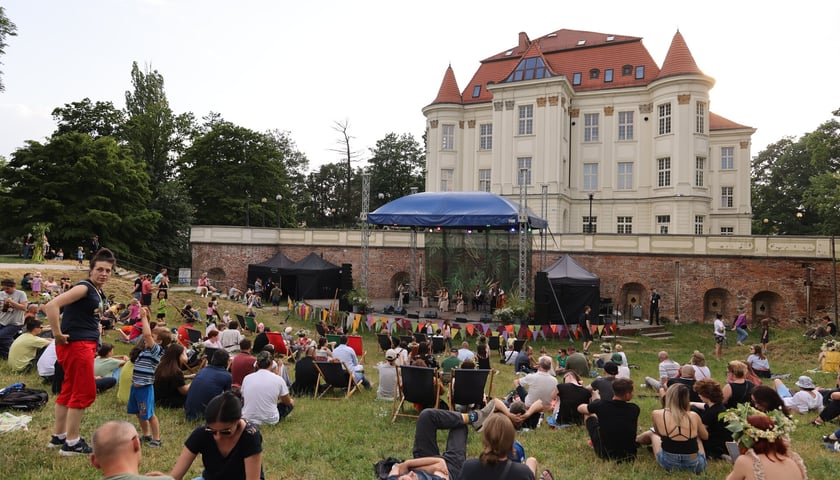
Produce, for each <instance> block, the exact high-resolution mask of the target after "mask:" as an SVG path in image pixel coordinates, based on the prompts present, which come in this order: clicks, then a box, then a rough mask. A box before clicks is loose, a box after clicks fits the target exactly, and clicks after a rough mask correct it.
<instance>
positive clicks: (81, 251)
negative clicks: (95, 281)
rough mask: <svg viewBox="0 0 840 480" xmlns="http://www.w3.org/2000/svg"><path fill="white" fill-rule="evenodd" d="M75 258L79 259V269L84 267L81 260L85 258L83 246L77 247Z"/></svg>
mask: <svg viewBox="0 0 840 480" xmlns="http://www.w3.org/2000/svg"><path fill="white" fill-rule="evenodd" d="M76 260H78V261H79V269H82V268H84V266H82V262H84V260H85V247H82V246H81V245H80V246H79V249H78V250H77V251H76Z"/></svg>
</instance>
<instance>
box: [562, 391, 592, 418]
mask: <svg viewBox="0 0 840 480" xmlns="http://www.w3.org/2000/svg"><path fill="white" fill-rule="evenodd" d="M591 395H592V394H591V393H590V392H589V390H587V389H586V388H585V387H582V386H580V385H577V384H575V383H560V384H557V396H558V397H559V398H560V408H559V409H558V410H557V423H558V424H563V423H574V424H577V425H580V424H581V423H583V415H581V414H580V413H579V412H578V411H577V407H578V405H580V404H582V403H587V402H589V397H590V396H591Z"/></svg>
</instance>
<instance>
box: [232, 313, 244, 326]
mask: <svg viewBox="0 0 840 480" xmlns="http://www.w3.org/2000/svg"><path fill="white" fill-rule="evenodd" d="M234 315H235V316H236V321H237V323H239V326H240V327H242V328H245V317H244V316H242V315H240V314H238V313H234Z"/></svg>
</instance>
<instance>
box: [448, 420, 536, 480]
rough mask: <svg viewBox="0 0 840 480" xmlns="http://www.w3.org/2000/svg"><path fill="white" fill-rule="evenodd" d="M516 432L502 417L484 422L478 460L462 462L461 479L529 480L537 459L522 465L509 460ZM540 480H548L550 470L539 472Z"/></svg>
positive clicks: (534, 472) (531, 458)
mask: <svg viewBox="0 0 840 480" xmlns="http://www.w3.org/2000/svg"><path fill="white" fill-rule="evenodd" d="M515 438H516V430H515V429H514V426H513V423H512V422H511V421H510V419H508V418H507V417H505V416H504V415H501V414H498V413H494V414H491V415H490V416H489V417H487V419H486V420H485V421H484V425H483V427H482V429H481V443H482V445H483V449H482V451H481V454H480V455H479V457H478V458H473V459H469V460H467V461H466V462H464V467H463V469H462V470H461V477H460V478H461V479H462V480H484V479H486V478H505V479H511V480H529V479H532V478H534V476H535V475H536V473H537V459H536V458H534V457H528V458H527V459H525V461H524V462H523V463H516V462H514V461H513V460H512V459H511V458H510V457H511V455H512V452H513V442H514V439H515ZM540 478H541V479H552V478H553V476H552V475H551V471H549V470H543V473H542V475H541V476H540Z"/></svg>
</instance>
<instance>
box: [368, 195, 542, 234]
mask: <svg viewBox="0 0 840 480" xmlns="http://www.w3.org/2000/svg"><path fill="white" fill-rule="evenodd" d="M518 219H519V204H518V203H516V202H512V201H510V200H508V199H506V198H504V197H500V196H498V195H496V194H493V193H490V192H423V193H415V194H413V195H407V196H405V197H402V198H398V199H396V200H394V201H392V202H388V203H386V204H385V205H383V206H381V207H379V208H377V209H376V210H375V211H373V212H371V213H369V214H368V223H372V224H374V225H395V226H404V227H446V228H511V227H516V226H518V224H519V220H518ZM528 223H529V225H530V226H531V227H532V228H537V229H543V228H546V226H547V223H546V221H545V220H544V219H542V218H540V217H538V216H536V215H534V213H533V212H531V210H530V209H529V210H528Z"/></svg>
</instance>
